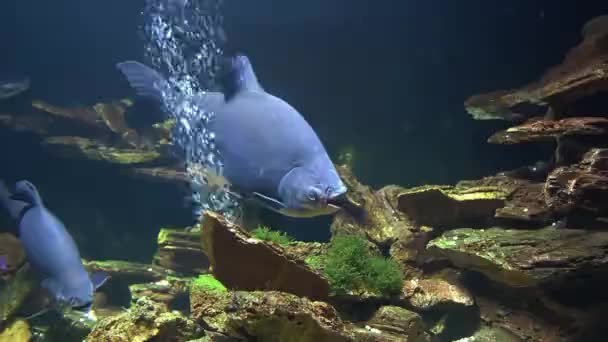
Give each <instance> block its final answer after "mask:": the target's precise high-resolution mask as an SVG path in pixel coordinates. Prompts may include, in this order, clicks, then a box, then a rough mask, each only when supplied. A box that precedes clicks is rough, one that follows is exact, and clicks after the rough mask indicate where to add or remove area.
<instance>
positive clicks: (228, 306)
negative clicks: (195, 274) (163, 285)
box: [190, 276, 352, 342]
mask: <svg viewBox="0 0 608 342" xmlns="http://www.w3.org/2000/svg"><path fill="white" fill-rule="evenodd" d="M190 305H191V309H190V311H191V312H192V317H193V318H194V319H195V320H196V321H198V322H201V323H202V324H204V325H207V326H209V327H210V328H211V329H214V330H215V331H218V332H221V333H224V334H226V335H229V336H234V337H241V338H245V339H248V340H250V339H252V338H253V339H256V340H259V341H269V342H272V341H277V342H278V341H299V342H309V341H310V342H312V341H314V342H321V341H327V342H330V341H331V342H334V341H336V342H338V341H352V339H351V338H350V335H348V333H347V332H346V331H345V328H344V324H343V322H342V321H341V320H340V318H339V316H338V313H337V312H336V311H335V309H334V308H333V307H332V306H331V305H329V304H327V303H323V302H315V301H310V300H308V299H306V298H300V297H297V296H295V295H292V294H288V293H283V292H276V291H253V292H244V291H237V292H229V291H228V290H227V289H226V288H225V287H223V285H222V284H221V283H219V282H217V281H216V280H214V279H213V278H208V276H206V277H202V278H200V279H198V280H197V281H195V282H194V283H193V285H192V288H191V293H190Z"/></svg>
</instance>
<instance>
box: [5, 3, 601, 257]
mask: <svg viewBox="0 0 608 342" xmlns="http://www.w3.org/2000/svg"><path fill="white" fill-rule="evenodd" d="M225 2H226V6H225V16H226V18H225V23H226V31H227V35H228V40H229V44H230V49H231V50H238V51H241V52H244V53H246V54H247V55H249V56H250V58H251V60H252V62H253V64H254V67H255V69H256V71H257V74H258V77H259V79H260V80H261V82H262V84H263V85H264V87H265V88H266V89H267V90H268V91H270V92H271V93H274V94H276V95H278V96H280V97H283V98H285V99H286V100H287V101H289V102H290V103H292V104H293V105H294V106H295V107H296V108H298V109H299V110H300V111H301V112H302V113H303V114H304V115H305V116H306V118H307V119H308V120H309V122H310V123H311V125H312V126H313V127H314V128H315V129H316V131H317V132H318V134H319V135H320V137H321V139H322V140H323V141H324V142H325V144H326V146H327V148H328V150H329V151H330V153H331V154H332V156H334V157H335V156H336V155H337V153H338V152H339V151H340V150H341V149H343V148H345V147H347V146H352V147H353V148H354V150H355V151H356V161H355V172H356V174H357V176H358V177H359V178H360V179H361V180H362V181H363V182H364V183H367V184H370V185H372V186H374V187H376V188H378V187H380V186H382V185H385V184H390V183H396V184H400V185H404V186H413V185H420V184H425V183H454V182H456V181H458V180H460V179H473V178H479V177H482V176H485V175H489V174H494V173H496V172H497V171H499V170H503V169H509V168H514V167H518V166H521V165H524V164H526V163H531V162H533V161H535V160H537V159H538V158H540V157H545V156H546V155H547V153H546V151H544V152H543V151H541V150H540V149H539V148H538V147H536V146H516V147H504V146H496V145H489V144H486V143H485V140H486V139H487V137H488V136H489V135H490V134H492V133H493V132H494V131H496V130H498V129H502V128H505V127H507V125H508V124H506V123H503V122H480V121H474V120H472V119H471V118H470V116H469V115H468V114H467V113H466V112H465V110H464V107H463V102H464V100H465V99H466V98H467V97H468V96H470V95H473V94H477V93H480V92H485V91H491V90H495V89H504V88H510V87H518V86H521V85H523V84H525V83H527V82H530V81H533V80H536V79H537V78H538V77H539V76H540V75H541V74H542V72H544V71H545V70H546V69H547V68H548V67H550V66H552V65H555V64H557V63H559V62H560V61H561V60H562V58H563V56H564V54H565V52H566V51H567V50H568V49H569V48H571V47H573V46H574V45H576V44H577V43H578V42H579V40H580V34H579V32H580V29H581V27H582V25H583V24H584V23H585V22H586V21H587V20H589V19H590V18H593V17H595V16H597V15H601V14H606V13H608V3H604V2H601V1H585V2H581V1H576V0H564V1H549V0H544V1H530V0H517V1H481V0H463V1H456V0H453V1H447V0H433V1H428V0H424V1H423V0H382V1H371V0H367V1H366V0H332V1H327V0H307V1H284V0H255V1H254V0H246V1H245V0H226V1H225ZM142 8H143V0H129V1H125V0H105V1H82V0H57V1H41V0H3V1H2V2H0V75H1V73H2V72H5V71H6V70H12V71H14V70H21V71H22V72H24V73H26V74H27V75H29V76H30V77H31V80H32V87H31V90H30V91H29V92H28V93H26V94H23V95H22V96H20V97H18V98H15V99H12V100H10V101H7V102H1V103H0V112H10V111H13V112H19V111H25V110H28V109H29V105H30V102H31V101H32V100H33V99H42V100H45V101H48V102H51V103H54V104H60V105H92V104H94V103H95V102H98V101H105V100H109V99H115V98H119V97H124V96H127V95H131V94H132V93H131V90H130V89H129V88H128V86H127V84H126V82H125V81H124V79H123V78H122V77H121V75H120V74H119V73H118V72H117V71H116V69H115V67H114V65H115V63H117V62H119V61H122V60H126V59H139V60H141V59H142V54H143V48H142V45H143V40H142V39H141V37H140V36H139V35H140V30H139V28H140V25H141V23H142V18H141V16H140V11H141V9H142ZM146 114H147V113H138V115H139V116H138V117H139V118H140V119H141V120H145V117H146ZM150 115H152V114H150ZM0 177H1V178H5V179H8V180H9V181H14V180H16V179H22V178H27V179H30V180H31V181H33V182H34V183H35V184H36V185H38V186H39V188H40V190H41V192H42V194H43V196H44V198H45V200H46V202H47V204H48V206H49V207H50V208H51V209H52V210H54V211H55V212H56V213H57V214H58V215H59V216H60V217H61V218H62V219H63V220H64V221H65V223H66V225H67V226H68V228H69V229H70V230H71V231H72V232H73V234H74V235H75V237H76V239H77V240H78V243H79V245H80V247H81V249H82V251H83V255H84V256H85V257H90V258H124V259H133V260H141V261H147V260H149V258H150V256H151V255H152V253H153V251H154V248H155V236H156V233H157V231H158V229H159V228H160V227H161V226H165V225H186V224H189V223H190V216H189V210H188V209H187V208H184V207H183V206H182V200H181V196H182V193H180V192H179V191H178V190H176V189H175V188H174V187H171V186H164V185H155V184H149V183H144V182H139V181H134V180H132V179H129V178H125V177H123V176H120V175H119V174H118V172H117V171H116V169H115V168H112V167H104V166H103V165H100V164H98V163H89V162H81V161H72V160H64V159H58V158H56V157H53V156H50V155H49V154H48V153H45V151H44V150H43V149H42V148H41V147H39V144H38V140H37V139H35V138H33V137H31V136H29V135H17V134H14V133H11V132H9V131H6V130H0ZM267 219H268V220H269V222H271V223H272V225H273V226H275V227H276V228H283V229H285V230H287V231H288V232H290V233H291V234H292V235H295V236H296V237H297V238H300V239H323V238H327V236H328V234H329V232H328V223H329V219H328V218H321V219H315V220H299V221H293V220H289V219H286V218H282V217H276V216H274V215H268V218H267Z"/></svg>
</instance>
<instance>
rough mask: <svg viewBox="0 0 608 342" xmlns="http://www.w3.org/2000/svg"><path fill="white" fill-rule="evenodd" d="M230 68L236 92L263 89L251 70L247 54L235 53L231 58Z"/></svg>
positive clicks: (261, 90)
mask: <svg viewBox="0 0 608 342" xmlns="http://www.w3.org/2000/svg"><path fill="white" fill-rule="evenodd" d="M232 70H233V72H234V77H235V87H236V89H235V91H236V92H237V93H238V92H241V91H245V90H248V91H260V92H263V91H264V89H263V88H262V86H261V85H260V83H259V82H258V78H257V77H256V75H255V72H254V71H253V66H251V62H250V61H249V58H247V56H245V55H236V56H235V57H234V59H233V60H232Z"/></svg>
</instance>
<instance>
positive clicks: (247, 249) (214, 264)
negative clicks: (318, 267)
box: [200, 212, 329, 299]
mask: <svg viewBox="0 0 608 342" xmlns="http://www.w3.org/2000/svg"><path fill="white" fill-rule="evenodd" d="M200 233H201V241H202V249H203V251H205V254H206V255H207V257H208V258H209V261H210V264H211V268H210V271H211V273H212V274H213V275H214V276H215V277H216V278H217V279H218V280H220V281H221V282H222V283H223V284H224V285H225V286H226V287H228V288H229V289H232V290H276V291H283V292H288V293H293V294H296V295H299V296H305V297H308V298H314V299H324V298H327V297H328V295H329V285H328V282H327V280H326V279H325V278H324V277H323V276H322V275H321V274H319V273H318V272H317V271H315V270H313V269H312V268H310V267H308V265H307V264H306V263H305V262H304V260H301V259H297V258H294V257H293V256H291V255H290V254H289V253H286V252H285V251H284V250H283V248H282V247H281V246H279V245H275V244H273V243H268V242H266V241H262V240H259V239H255V238H253V237H251V235H250V234H249V233H247V232H246V231H244V230H243V229H241V228H240V227H239V226H237V225H235V224H232V223H230V222H228V221H227V220H225V219H224V218H223V217H221V216H220V215H218V214H215V213H210V212H206V213H205V216H204V218H203V223H202V228H201V232H200Z"/></svg>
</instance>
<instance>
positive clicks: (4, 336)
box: [0, 319, 32, 342]
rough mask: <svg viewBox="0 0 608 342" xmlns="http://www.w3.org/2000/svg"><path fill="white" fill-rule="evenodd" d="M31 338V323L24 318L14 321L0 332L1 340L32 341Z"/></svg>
mask: <svg viewBox="0 0 608 342" xmlns="http://www.w3.org/2000/svg"><path fill="white" fill-rule="evenodd" d="M31 339H32V332H31V331H30V325H29V324H28V323H27V321H25V320H22V319H20V320H16V321H14V322H12V323H11V325H9V326H8V327H7V328H6V329H4V330H3V331H2V332H0V342H30V341H31Z"/></svg>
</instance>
